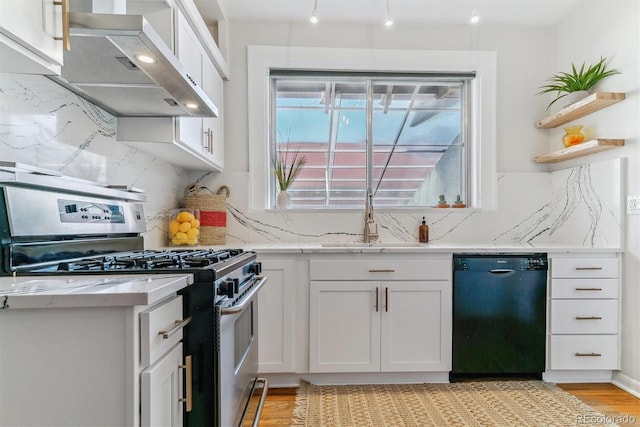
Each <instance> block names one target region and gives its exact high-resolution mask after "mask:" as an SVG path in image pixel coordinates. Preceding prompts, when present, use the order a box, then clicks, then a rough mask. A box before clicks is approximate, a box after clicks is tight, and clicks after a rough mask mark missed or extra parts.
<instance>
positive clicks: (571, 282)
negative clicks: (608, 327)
mask: <svg viewBox="0 0 640 427" xmlns="http://www.w3.org/2000/svg"><path fill="white" fill-rule="evenodd" d="M551 298H556V299H566V298H573V299H601V298H618V279H553V280H552V281H551Z"/></svg>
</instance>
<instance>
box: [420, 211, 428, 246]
mask: <svg viewBox="0 0 640 427" xmlns="http://www.w3.org/2000/svg"><path fill="white" fill-rule="evenodd" d="M418 241H419V242H420V243H427V242H428V241H429V226H428V225H427V222H426V221H425V219H424V217H422V224H420V227H418Z"/></svg>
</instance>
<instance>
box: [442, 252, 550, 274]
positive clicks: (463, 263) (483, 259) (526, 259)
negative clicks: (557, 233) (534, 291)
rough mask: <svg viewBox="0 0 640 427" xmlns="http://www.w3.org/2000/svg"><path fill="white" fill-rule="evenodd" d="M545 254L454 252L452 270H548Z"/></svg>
mask: <svg viewBox="0 0 640 427" xmlns="http://www.w3.org/2000/svg"><path fill="white" fill-rule="evenodd" d="M548 268H549V261H548V259H547V254H526V255H525V254H454V256H453V269H454V271H491V270H514V271H531V270H548Z"/></svg>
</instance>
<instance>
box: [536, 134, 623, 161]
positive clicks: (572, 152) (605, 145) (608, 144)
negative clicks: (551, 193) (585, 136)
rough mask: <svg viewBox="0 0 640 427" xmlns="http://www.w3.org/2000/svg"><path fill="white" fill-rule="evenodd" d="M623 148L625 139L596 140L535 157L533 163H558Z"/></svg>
mask: <svg viewBox="0 0 640 427" xmlns="http://www.w3.org/2000/svg"><path fill="white" fill-rule="evenodd" d="M622 146H624V139H594V140H592V141H585V142H583V143H582V144H578V145H574V146H572V147H569V148H565V149H563V150H559V151H554V152H553V153H549V154H544V155H542V156H537V157H534V158H533V161H534V162H535V163H557V162H561V161H563V160H570V159H575V158H578V157H582V156H587V155H589V154H593V153H597V152H599V151H605V150H610V149H612V148H617V147H622Z"/></svg>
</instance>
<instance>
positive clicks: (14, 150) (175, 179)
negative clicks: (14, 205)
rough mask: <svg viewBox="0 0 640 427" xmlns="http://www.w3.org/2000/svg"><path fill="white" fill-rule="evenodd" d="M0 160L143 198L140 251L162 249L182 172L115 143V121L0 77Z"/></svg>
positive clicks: (55, 93)
mask: <svg viewBox="0 0 640 427" xmlns="http://www.w3.org/2000/svg"><path fill="white" fill-rule="evenodd" d="M0 106H1V107H0V145H1V146H2V154H1V155H0V160H3V161H9V162H20V163H25V164H29V165H34V166H39V167H42V168H47V169H52V170H55V171H58V172H60V173H62V174H64V175H68V176H73V177H76V178H83V179H88V180H92V181H98V182H101V183H109V184H126V185H132V186H135V187H138V188H142V189H144V190H146V192H147V202H146V203H145V217H146V220H147V232H146V233H145V235H144V238H145V246H146V247H147V248H155V247H160V246H165V245H166V243H167V237H166V236H167V234H166V225H165V224H166V222H167V210H168V209H171V208H174V207H177V206H178V203H179V200H180V197H181V196H182V192H183V189H184V187H185V185H186V172H185V171H184V170H183V169H181V168H178V167H175V166H172V165H170V164H168V163H166V162H164V161H162V160H160V159H157V158H155V157H153V156H151V155H149V154H147V153H145V152H142V151H139V150H136V149H135V148H132V147H130V146H128V145H126V144H122V143H120V142H118V141H117V140H116V119H115V117H113V116H112V115H111V114H109V113H107V112H105V111H104V110H102V109H100V108H98V107H96V106H95V105H93V104H92V103H90V102H88V101H86V100H84V99H83V98H81V97H78V96H77V95H75V94H74V93H72V92H70V91H68V90H66V89H64V88H63V87H61V86H59V85H58V84H57V83H54V82H53V81H51V80H49V79H48V78H46V77H43V76H36V75H26V74H2V73H0Z"/></svg>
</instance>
